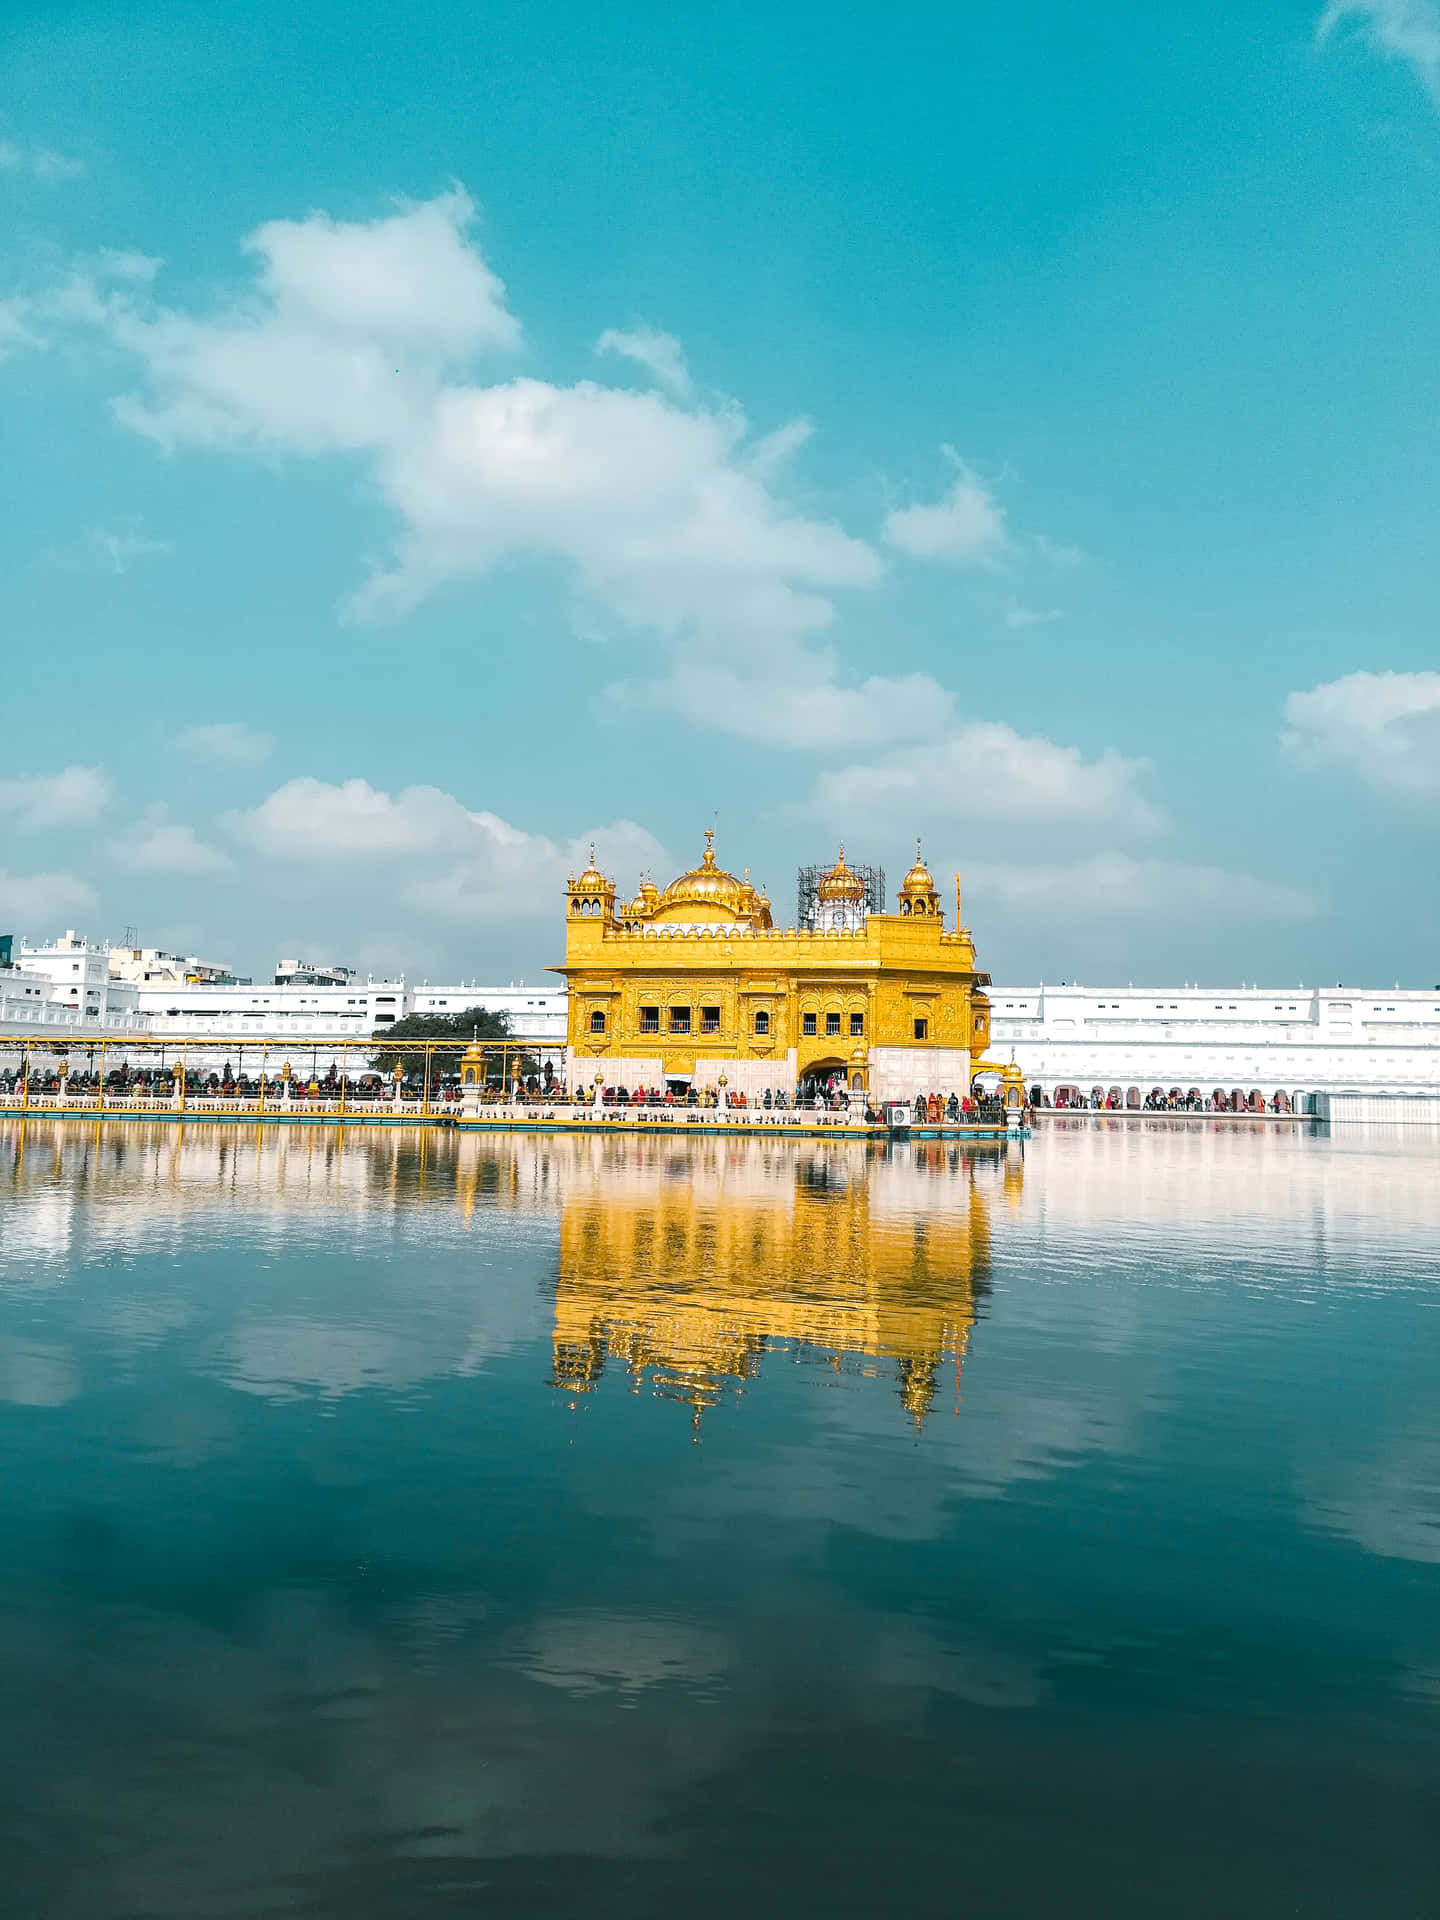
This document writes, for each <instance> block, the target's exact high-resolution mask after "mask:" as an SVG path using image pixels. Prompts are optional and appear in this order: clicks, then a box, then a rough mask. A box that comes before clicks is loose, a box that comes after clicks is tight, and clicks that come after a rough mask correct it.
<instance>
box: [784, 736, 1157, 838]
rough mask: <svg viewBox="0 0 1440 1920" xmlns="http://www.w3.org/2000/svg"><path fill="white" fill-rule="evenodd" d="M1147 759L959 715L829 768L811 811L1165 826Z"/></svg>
mask: <svg viewBox="0 0 1440 1920" xmlns="http://www.w3.org/2000/svg"><path fill="white" fill-rule="evenodd" d="M1148 772H1149V763H1148V762H1147V761H1144V760H1134V759H1129V758H1127V757H1126V756H1125V755H1124V754H1120V753H1116V752H1114V751H1113V750H1109V749H1107V750H1106V751H1105V752H1104V753H1101V754H1099V755H1098V756H1097V757H1096V758H1094V759H1090V760H1087V759H1086V757H1085V755H1084V754H1083V753H1082V752H1081V751H1080V749H1079V748H1078V747H1067V746H1061V745H1059V744H1058V743H1057V742H1055V741H1053V740H1047V739H1045V738H1043V737H1042V736H1039V735H1026V734H1021V733H1017V732H1016V731H1015V729H1014V728H1013V727H1008V726H1006V725H1004V723H1003V722H1001V721H995V720H976V721H965V722H958V723H955V724H952V725H950V726H949V727H947V728H946V729H945V730H944V731H943V732H942V733H940V734H939V735H938V736H936V737H933V738H926V739H924V740H923V741H922V742H921V743H920V744H918V745H915V746H907V747H904V748H900V749H898V750H897V751H895V752H893V753H891V754H889V755H887V756H885V757H883V758H881V759H878V760H875V761H871V762H869V763H863V764H855V765H850V766H846V767H841V768H833V769H829V770H827V771H826V772H824V773H822V774H821V776H820V778H819V780H818V781H817V782H816V784H815V788H814V792H813V793H812V795H811V801H810V807H811V811H812V812H814V813H817V814H819V815H822V816H823V817H824V818H826V819H828V820H832V821H842V820H844V819H847V818H849V819H856V818H860V819H864V820H866V821H870V822H874V823H876V824H877V825H879V824H885V825H892V824H893V825H902V824H904V825H909V824H910V823H916V822H923V821H936V820H944V819H966V820H981V819H991V820H1003V821H1005V822H1007V823H1009V824H1012V825H1024V824H1027V823H1034V822H1069V823H1078V824H1085V823H1088V824H1090V825H1095V824H1098V823H1102V822H1103V823H1104V824H1105V825H1106V826H1108V827H1109V828H1110V829H1111V830H1113V831H1118V832H1121V833H1124V834H1126V835H1127V836H1129V835H1136V834H1140V835H1144V834H1152V833H1158V832H1160V831H1162V830H1163V829H1164V828H1165V826H1166V825H1167V824H1168V823H1167V821H1166V817H1165V815H1164V813H1163V812H1162V811H1161V809H1160V808H1159V807H1158V806H1156V804H1155V803H1154V802H1153V801H1152V800H1151V799H1150V798H1149V797H1148V795H1147V794H1146V792H1145V782H1146V777H1147V775H1148Z"/></svg>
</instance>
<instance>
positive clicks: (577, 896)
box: [565, 840, 615, 920]
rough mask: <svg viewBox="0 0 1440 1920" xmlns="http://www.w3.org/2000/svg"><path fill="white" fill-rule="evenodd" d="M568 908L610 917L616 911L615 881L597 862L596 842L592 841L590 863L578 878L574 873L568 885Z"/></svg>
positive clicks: (577, 911) (574, 912)
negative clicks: (603, 871) (605, 873)
mask: <svg viewBox="0 0 1440 1920" xmlns="http://www.w3.org/2000/svg"><path fill="white" fill-rule="evenodd" d="M565 891H566V895H567V899H568V902H569V907H568V910H569V912H571V913H573V914H598V915H600V916H602V917H603V918H605V919H607V920H608V919H610V918H611V917H612V916H613V914H614V912H615V882H614V881H613V880H610V879H608V878H607V877H606V876H605V875H604V874H603V873H601V871H600V869H599V868H598V867H597V866H596V864H595V842H594V841H593V840H592V841H591V842H590V864H589V866H588V867H586V869H585V871H584V872H583V873H582V874H581V875H580V877H579V879H578V880H577V879H576V877H575V875H574V874H573V873H572V874H571V876H570V879H569V882H568V884H567V886H566V889H565Z"/></svg>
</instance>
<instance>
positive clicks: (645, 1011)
mask: <svg viewBox="0 0 1440 1920" xmlns="http://www.w3.org/2000/svg"><path fill="white" fill-rule="evenodd" d="M640 1031H641V1033H659V1031H660V1009H659V1007H641V1009H640Z"/></svg>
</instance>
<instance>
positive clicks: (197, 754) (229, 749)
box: [175, 720, 275, 767]
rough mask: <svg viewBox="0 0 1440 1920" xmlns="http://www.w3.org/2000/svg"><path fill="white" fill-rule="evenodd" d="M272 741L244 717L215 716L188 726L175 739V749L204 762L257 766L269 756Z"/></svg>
mask: <svg viewBox="0 0 1440 1920" xmlns="http://www.w3.org/2000/svg"><path fill="white" fill-rule="evenodd" d="M274 745H275V742H274V740H273V739H272V738H271V736H270V735H269V734H268V733H257V732H256V730H255V729H254V728H253V727H250V726H247V725H246V723H245V722H244V721H243V720H216V721H212V722H211V723H210V724H209V725H207V726H202V727H187V728H186V729H185V731H184V732H183V733H182V734H181V735H180V736H179V737H178V739H177V740H176V742H175V750H176V752H177V753H183V754H184V755H185V757H186V759H187V760H198V761H200V762H201V763H202V764H203V765H205V766H221V767H258V766H260V765H261V764H262V763H263V762H264V761H266V760H268V759H269V758H270V753H271V749H272V748H273V747H274Z"/></svg>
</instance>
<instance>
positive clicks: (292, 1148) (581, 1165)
mask: <svg viewBox="0 0 1440 1920" xmlns="http://www.w3.org/2000/svg"><path fill="white" fill-rule="evenodd" d="M0 1148H3V1151H0V1202H9V1203H11V1204H10V1206H9V1208H8V1210H7V1211H8V1218H9V1221H10V1224H11V1226H12V1227H13V1228H14V1229H15V1238H13V1239H12V1242H11V1254H12V1256H13V1257H15V1258H19V1259H22V1260H30V1261H36V1260H41V1259H49V1260H50V1261H51V1262H53V1263H59V1262H64V1261H67V1260H69V1259H71V1258H73V1257H74V1256H75V1254H76V1252H77V1251H78V1249H79V1247H80V1241H79V1240H78V1239H77V1223H78V1222H79V1220H80V1218H81V1216H82V1214H83V1218H84V1236H83V1243H84V1248H85V1252H86V1254H88V1255H94V1254H97V1253H103V1252H104V1251H107V1250H118V1251H122V1252H123V1251H126V1250H129V1249H134V1248H138V1247H139V1246H142V1245H152V1246H153V1245H155V1244H156V1242H157V1241H167V1242H171V1243H178V1242H180V1241H181V1240H182V1239H183V1238H184V1237H185V1236H186V1235H194V1234H196V1233H197V1232H198V1233H202V1234H207V1235H208V1234H213V1233H221V1232H223V1233H235V1232H239V1233H244V1232H245V1231H247V1230H248V1231H249V1232H251V1233H252V1234H253V1235H255V1236H256V1237H257V1238H261V1237H265V1236H267V1235H271V1234H274V1233H277V1232H286V1233H289V1232H294V1233H303V1234H304V1235H306V1236H307V1237H314V1236H316V1235H317V1234H318V1235H320V1236H322V1237H324V1238H326V1239H328V1240H329V1241H331V1242H332V1243H334V1244H336V1245H340V1246H343V1245H345V1244H353V1243H354V1241H355V1240H360V1241H367V1240H368V1241H372V1242H373V1241H376V1240H379V1239H382V1238H384V1239H387V1240H388V1239H391V1238H393V1237H394V1236H396V1235H400V1236H404V1237H405V1238H409V1237H411V1236H413V1235H414V1234H416V1233H423V1234H424V1235H425V1236H426V1237H427V1239H429V1240H431V1241H432V1243H433V1240H434V1238H435V1236H436V1235H437V1234H439V1235H440V1236H442V1237H443V1235H444V1233H445V1232H446V1230H447V1229H448V1230H449V1231H450V1232H452V1233H454V1234H455V1235H456V1236H457V1239H459V1238H463V1239H469V1238H470V1237H472V1236H475V1235H477V1234H480V1235H483V1234H484V1232H485V1229H486V1223H487V1222H488V1221H491V1220H493V1219H494V1217H495V1216H496V1215H501V1216H515V1215H521V1214H528V1215H530V1216H532V1217H533V1218H534V1219H535V1220H536V1222H537V1224H538V1225H540V1227H541V1230H542V1232H543V1231H545V1229H546V1228H552V1227H553V1230H554V1231H555V1232H556V1237H557V1241H558V1246H557V1251H556V1256H555V1261H554V1265H553V1268H552V1269H551V1272H552V1276H553V1285H554V1317H553V1324H552V1327H551V1341H552V1372H551V1383H552V1384H553V1385H554V1386H556V1387H558V1388H561V1389H562V1390H564V1391H565V1392H567V1393H569V1394H572V1395H575V1394H582V1393H588V1392H590V1391H592V1390H593V1389H594V1388H595V1386H596V1385H597V1383H598V1382H599V1380H600V1379H601V1377H602V1375H603V1374H604V1372H605V1369H606V1366H607V1364H609V1363H612V1362H613V1363H618V1365H620V1366H621V1367H623V1368H624V1369H625V1371H626V1372H627V1374H628V1375H629V1377H630V1379H631V1381H632V1382H633V1383H634V1385H635V1388H636V1390H639V1389H640V1388H641V1386H642V1384H648V1385H649V1387H650V1389H651V1390H652V1391H653V1392H655V1393H656V1394H658V1395H660V1396H662V1397H664V1398H667V1399H674V1400H678V1401H681V1402H683V1403H685V1404H687V1405H688V1406H689V1407H690V1408H691V1409H692V1415H693V1417H694V1418H695V1419H696V1421H697V1423H698V1419H699V1416H700V1414H701V1412H702V1411H703V1410H704V1409H705V1408H706V1407H708V1406H711V1405H714V1404H715V1403H716V1402H717V1401H718V1400H719V1399H721V1398H722V1397H723V1396H725V1395H727V1394H732V1393H737V1392H741V1391H744V1390H745V1389H746V1387H747V1386H748V1385H749V1384H750V1383H752V1382H754V1381H755V1380H756V1378H757V1376H758V1371H759V1365H760V1360H761V1357H762V1355H763V1354H764V1353H765V1352H766V1350H767V1349H770V1348H773V1347H775V1346H776V1345H777V1344H786V1345H797V1346H805V1347H809V1348H813V1349H818V1350H819V1351H820V1352H821V1353H822V1354H824V1355H825V1356H827V1358H828V1360H829V1362H830V1364H831V1365H832V1366H833V1367H835V1368H836V1369H837V1370H838V1369H839V1368H840V1366H841V1364H842V1360H843V1358H844V1357H845V1356H846V1355H856V1356H860V1357H861V1359H862V1361H863V1362H864V1363H866V1364H865V1365H864V1369H863V1370H864V1371H866V1372H881V1371H887V1370H890V1369H893V1370H894V1374H895V1376H896V1378H897V1382H898V1391H899V1397H900V1400H901V1403H902V1405H903V1407H904V1409H905V1411H906V1412H907V1413H908V1414H909V1416H910V1418H911V1419H912V1420H914V1421H915V1422H916V1424H917V1425H918V1424H920V1423H921V1422H923V1420H924V1418H925V1416H926V1413H927V1412H928V1410H929V1409H930V1406H931V1404H932V1402H933V1401H934V1398H935V1395H936V1392H937V1384H938V1380H939V1377H940V1374H941V1371H942V1369H948V1368H953V1371H954V1381H955V1390H956V1392H957V1393H958V1390H959V1377H960V1368H961V1365H962V1363H963V1361H964V1358H965V1353H966V1349H967V1346H968V1344H969V1340H970V1335H971V1329H972V1328H973V1326H974V1323H975V1318H976V1308H977V1301H978V1300H979V1299H980V1298H981V1297H982V1296H983V1294H984V1293H985V1291H986V1290H987V1288H988V1284H989V1269H990V1242H991V1232H992V1224H991V1208H992V1205H993V1204H994V1203H995V1201H996V1200H997V1199H998V1200H1001V1202H1002V1204H1003V1202H1004V1201H1005V1200H1008V1201H1009V1203H1010V1204H1011V1205H1012V1206H1014V1205H1018V1201H1019V1196H1020V1191H1021V1184H1022V1181H1023V1162H1022V1159H1021V1155H1020V1152H1019V1149H1018V1147H1011V1148H1009V1149H1007V1148H1006V1147H1005V1146H1004V1145H1003V1144H978V1145H977V1144H965V1145H961V1144H959V1143H956V1142H942V1141H929V1142H916V1143H914V1144H913V1145H911V1146H909V1147H903V1148H898V1149H893V1150H886V1149H885V1148H877V1147H876V1146H874V1145H871V1144H868V1143H865V1142H859V1141H813V1142H810V1141H806V1142H799V1141H775V1140H771V1139H747V1138H743V1137H742V1138H726V1139H702V1140H695V1141H687V1142H685V1143H684V1144H683V1145H681V1144H679V1143H676V1142H672V1141H668V1140H664V1139H654V1138H649V1137H646V1136H639V1137H636V1138H634V1139H614V1138H608V1139H607V1138H603V1137H598V1136H592V1135H523V1134H516V1135H510V1136H502V1137H500V1138H496V1137H493V1136H490V1137H485V1136H478V1135H472V1134H464V1135H457V1134H453V1133H436V1132H431V1131H427V1130H424V1129H419V1128H413V1129H412V1128H387V1129H384V1130H380V1129H374V1130H366V1131H363V1132H362V1131H360V1130H355V1131H342V1130H339V1129H334V1128H319V1127H287V1128H283V1129H281V1128H268V1129H261V1128H247V1129H244V1130H241V1129H232V1128H223V1129H222V1128H219V1127H216V1126H213V1125H200V1126H194V1127H192V1126H178V1125H173V1124H169V1123H161V1122H156V1123H154V1124H148V1123H140V1122H125V1123H115V1122H110V1123H103V1122H93V1123H92V1122H78V1123H77V1122H73V1121H58V1120H27V1121H23V1122H19V1121H17V1122H13V1123H10V1124H9V1125H8V1126H6V1127H3V1128H0ZM16 1201H23V1204H22V1205H20V1206H18V1207H17V1206H15V1205H14V1203H15V1202H16ZM458 1251H459V1250H458V1247H457V1255H458ZM0 1264H4V1263H3V1262H0ZM457 1271H458V1259H457Z"/></svg>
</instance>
